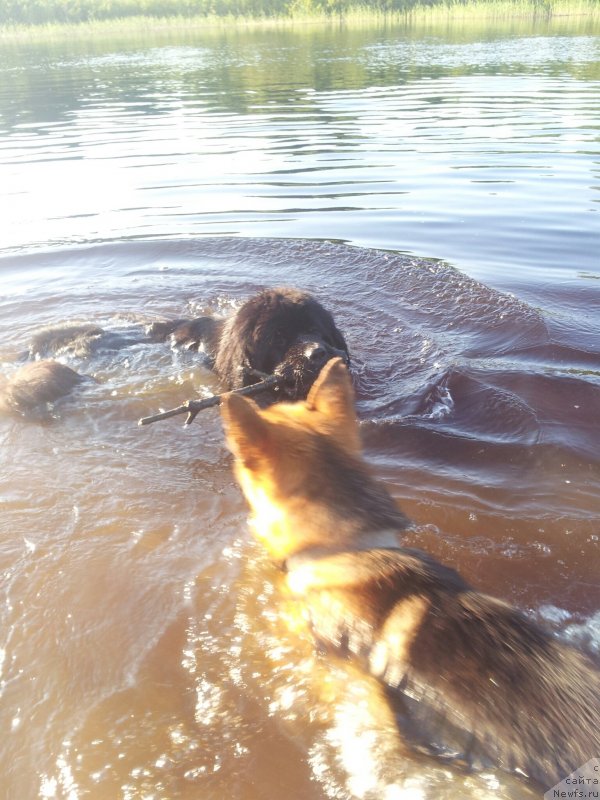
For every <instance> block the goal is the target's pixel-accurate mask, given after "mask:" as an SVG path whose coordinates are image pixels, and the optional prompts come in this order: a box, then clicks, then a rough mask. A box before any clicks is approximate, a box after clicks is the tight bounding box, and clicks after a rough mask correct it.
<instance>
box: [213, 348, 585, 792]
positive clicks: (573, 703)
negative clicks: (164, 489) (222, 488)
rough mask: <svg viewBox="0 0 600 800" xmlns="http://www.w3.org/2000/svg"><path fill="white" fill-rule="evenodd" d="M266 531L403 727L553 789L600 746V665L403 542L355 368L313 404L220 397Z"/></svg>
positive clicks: (436, 751)
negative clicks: (369, 457)
mask: <svg viewBox="0 0 600 800" xmlns="http://www.w3.org/2000/svg"><path fill="white" fill-rule="evenodd" d="M221 410H222V416H223V421H224V424H225V430H226V435H227V440H228V444H229V446H230V449H231V450H232V452H233V454H234V457H235V472H236V475H237V478H238V480H239V482H240V485H241V487H242V489H243V491H244V493H245V495H246V497H247V500H248V502H249V505H250V508H251V511H252V516H253V527H254V529H255V533H256V535H257V537H258V538H259V539H260V541H262V542H263V544H264V545H265V547H266V549H267V551H268V552H269V554H270V555H271V556H272V557H273V559H275V561H276V562H277V563H278V564H280V565H281V566H282V568H283V569H284V570H285V572H286V578H285V581H286V583H287V587H288V588H289V590H291V592H292V593H293V594H294V595H295V596H296V597H297V598H298V600H299V601H300V603H301V604H302V605H303V607H304V609H305V612H306V615H307V617H308V619H309V620H310V628H311V630H312V633H313V635H314V638H315V641H316V643H317V644H318V646H319V647H320V648H324V649H327V650H330V651H333V652H334V653H337V654H339V655H341V656H344V657H349V658H352V659H355V660H357V661H358V662H359V663H360V664H362V666H363V667H364V669H365V670H367V671H368V672H370V673H371V674H372V675H374V676H375V677H376V678H378V679H379V680H380V681H381V683H382V684H383V687H384V689H385V691H386V693H387V695H388V696H389V699H390V701H391V702H392V704H393V708H394V710H395V712H396V718H397V720H398V725H399V728H400V730H401V732H402V734H403V737H404V738H405V739H406V740H407V741H409V742H411V743H412V744H413V745H414V746H415V747H416V748H417V749H418V750H419V751H421V752H426V753H428V754H431V755H435V756H438V757H441V758H444V759H447V760H448V761H449V762H451V763H454V764H455V765H457V766H461V767H463V768H473V769H478V768H484V767H485V768H487V767H499V768H501V769H503V770H506V771H508V772H515V773H517V774H519V775H521V776H525V777H527V778H529V779H531V780H532V781H535V782H537V783H538V784H540V785H541V786H543V787H544V788H548V787H550V786H551V785H553V784H555V783H556V782H558V781H559V780H561V779H562V778H564V777H566V776H567V775H569V774H570V773H571V772H572V771H573V770H574V769H576V768H578V767H580V766H581V765H583V764H584V763H586V762H587V761H588V760H589V759H590V758H592V757H597V756H598V755H599V754H600V732H599V723H600V672H599V671H598V669H597V668H596V666H595V665H594V664H593V663H592V662H591V661H590V660H588V659H587V658H586V657H585V656H584V655H583V654H581V653H579V652H578V651H576V650H575V649H572V648H570V647H568V646H566V645H564V644H562V643H561V642H560V641H559V640H558V639H556V638H555V637H553V636H552V635H551V634H550V633H549V632H547V631H546V630H544V629H543V628H541V627H540V626H538V625H537V624H536V623H535V622H533V621H532V620H531V619H530V618H529V617H527V616H525V615H524V614H523V613H522V612H520V611H519V610H517V609H516V608H514V607H512V606H510V605H508V604H507V603H505V602H502V601H501V600H497V599H495V598H493V597H490V596H488V595H486V594H483V593H481V592H479V591H477V590H476V589H474V588H473V587H471V586H469V585H468V584H467V582H466V581H465V580H463V578H461V576H460V575H458V574H457V573H456V572H455V571H454V570H453V569H451V568H449V567H447V566H444V565H443V564H441V563H439V562H437V561H436V560H435V559H434V558H432V557H431V556H429V555H428V554H426V553H424V552H421V551H418V550H414V549H410V548H404V547H402V545H401V542H402V533H403V531H404V530H406V528H407V527H408V526H409V524H410V523H409V520H408V519H407V518H406V517H405V516H404V514H403V513H402V512H401V511H400V510H399V509H398V508H397V506H396V503H395V502H394V500H393V498H392V497H391V495H390V494H389V493H388V491H387V490H386V488H385V487H384V486H383V485H382V484H381V483H380V482H378V481H377V480H376V479H375V478H374V477H373V475H372V473H371V471H370V470H369V468H368V466H367V464H366V463H365V461H364V459H363V457H362V455H361V447H360V437H359V431H358V424H357V420H356V416H355V411H354V400H353V392H352V386H351V382H350V378H349V375H348V371H347V369H346V368H345V366H344V364H343V363H342V361H341V360H340V359H333V360H331V361H330V362H329V363H328V364H327V366H326V367H325V368H324V369H323V370H322V372H321V375H320V376H319V378H318V379H317V381H316V382H315V384H314V385H313V387H312V389H311V390H310V393H309V394H308V398H307V400H306V401H305V402H297V403H279V404H276V405H272V406H270V407H269V408H266V409H261V408H259V407H258V406H257V405H256V404H255V403H253V402H252V401H251V400H249V399H246V398H244V397H240V396H237V395H228V396H226V397H225V398H224V399H223V402H222V404H221Z"/></svg>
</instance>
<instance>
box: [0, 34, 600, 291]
mask: <svg viewBox="0 0 600 800" xmlns="http://www.w3.org/2000/svg"><path fill="white" fill-rule="evenodd" d="M563 24H564V28H563V29H560V35H556V32H555V31H554V30H553V29H552V24H550V23H542V22H538V23H536V24H533V23H531V22H525V21H513V23H512V27H507V29H506V30H504V31H493V30H492V31H490V30H486V29H483V30H477V29H476V28H473V27H468V26H467V27H466V28H459V29H457V30H456V29H450V30H440V29H432V30H427V31H426V33H424V32H423V31H415V30H411V29H401V28H394V27H387V28H381V29H378V28H373V29H368V28H367V29H344V28H342V29H341V30H339V29H335V28H321V27H312V26H308V27H304V28H300V29H299V30H271V31H260V30H254V31H240V30H234V31H227V30H225V31H223V30H220V31H219V30H216V31H206V32H202V31H198V32H195V33H194V32H188V34H187V35H185V36H183V38H181V39H180V40H179V41H178V40H177V39H175V40H173V39H168V38H167V39H166V40H165V39H163V40H161V39H160V38H157V39H152V37H150V38H147V39H144V38H141V39H135V40H133V41H131V40H130V41H124V42H119V43H113V42H110V41H105V40H102V39H101V40H92V41H91V42H89V41H84V42H77V41H72V42H69V43H68V44H67V45H65V43H59V44H56V43H49V44H46V45H42V44H37V45H35V44H29V45H28V44H27V43H23V42H21V43H19V44H13V45H11V46H6V47H4V49H3V52H2V53H1V54H0V64H1V66H2V69H3V74H5V75H6V77H7V80H6V81H4V82H3V84H2V87H1V88H0V118H1V129H0V163H1V164H2V169H3V193H2V194H3V199H4V200H5V202H6V206H5V208H4V210H3V221H4V225H3V230H2V235H1V240H0V246H2V247H4V248H24V247H28V246H31V245H42V246H46V245H47V244H48V243H55V244H63V243H73V242H84V241H105V240H109V239H122V238H134V237H135V238H139V237H146V236H157V235H160V236H174V237H179V236H188V235H190V234H191V235H195V236H197V235H207V234H212V235H215V234H218V235H236V234H243V235H248V236H256V235H262V236H294V237H312V238H335V239H339V240H346V241H350V242H353V243H356V244H362V245H369V246H378V247H389V248H391V249H395V250H402V251H405V252H413V253H415V254H418V255H422V256H429V257H431V256H433V257H439V258H444V259H448V260H450V261H451V262H453V263H457V264H460V265H461V267H462V268H463V269H467V270H469V271H470V273H471V274H473V275H476V276H477V277H480V278H484V279H486V280H490V279H491V280H493V281H494V282H495V284H496V285H503V286H506V287H508V286H511V287H512V286H514V285H515V283H516V282H521V281H522V280H523V277H524V275H527V274H529V272H530V271H533V272H535V271H539V270H543V271H544V275H547V274H548V271H551V272H552V275H553V280H560V281H565V280H567V279H568V280H571V281H573V280H575V281H579V280H588V279H587V278H586V277H585V276H586V275H589V274H593V273H594V272H595V271H596V270H597V266H598V264H597V256H596V253H597V251H598V249H599V246H600V241H599V234H598V224H597V213H598V187H599V178H598V163H599V159H598V112H599V107H598V94H597V80H598V77H599V76H600V58H599V52H598V38H597V36H594V35H593V34H594V33H597V31H594V30H593V28H590V27H589V26H590V23H589V22H587V21H586V20H585V19H582V20H577V19H576V20H574V21H566V22H564V23H563ZM537 277H538V276H536V278H537ZM540 277H541V276H540Z"/></svg>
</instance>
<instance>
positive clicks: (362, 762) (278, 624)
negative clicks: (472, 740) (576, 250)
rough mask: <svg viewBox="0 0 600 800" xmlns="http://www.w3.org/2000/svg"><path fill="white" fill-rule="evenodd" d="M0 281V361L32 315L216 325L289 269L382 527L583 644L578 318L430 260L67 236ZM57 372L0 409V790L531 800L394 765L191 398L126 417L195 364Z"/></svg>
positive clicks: (597, 359) (396, 756)
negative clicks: (311, 318)
mask: <svg viewBox="0 0 600 800" xmlns="http://www.w3.org/2000/svg"><path fill="white" fill-rule="evenodd" d="M0 274H1V275H2V286H3V287H6V292H5V293H4V294H3V295H2V296H1V297H0V363H1V365H2V372H3V373H4V374H9V373H10V372H11V371H12V370H14V368H15V360H16V359H17V357H18V355H19V354H20V353H21V352H22V351H23V350H25V349H26V346H27V344H28V342H29V340H30V338H31V336H32V334H33V333H34V332H35V331H36V330H38V329H39V328H40V327H41V326H43V325H48V324H56V323H58V322H64V321H66V320H69V321H77V320H82V319H86V320H88V321H92V322H96V323H98V324H101V325H102V326H103V327H105V328H108V329H111V330H114V331H128V330H131V329H132V327H135V326H136V325H141V324H142V322H143V321H146V320H148V319H153V318H156V317H162V316H164V315H166V316H169V317H176V316H181V315H184V314H186V313H198V312H200V311H206V310H208V309H212V310H213V311H214V312H215V313H224V314H226V313H228V312H230V311H231V309H232V308H233V307H235V306H236V305H237V304H238V303H239V302H240V301H241V300H242V299H243V298H245V297H247V296H248V295H249V294H251V293H252V292H253V291H255V290H256V289H257V288H258V287H260V286H263V285H277V284H281V283H285V282H289V279H290V275H293V276H294V282H295V283H296V284H297V285H298V286H302V287H304V288H306V289H308V290H310V291H313V292H315V293H316V294H317V295H318V296H319V297H320V298H321V299H322V300H323V301H324V303H325V304H326V305H327V306H328V307H329V308H331V310H332V311H333V313H334V315H335V317H336V319H337V320H338V321H339V324H340V326H341V327H342V329H343V330H344V332H345V333H346V336H347V340H348V343H349V346H350V349H351V352H352V354H353V361H354V365H355V379H356V387H357V395H358V406H359V412H360V415H361V418H362V419H363V423H362V431H363V437H364V441H365V445H366V448H367V453H368V455H369V458H370V460H371V461H372V463H373V465H374V467H375V469H376V470H377V473H378V474H379V475H380V476H381V477H382V478H385V479H386V480H387V481H388V482H389V483H390V485H391V487H392V490H393V491H394V493H395V495H396V496H397V497H398V499H399V500H400V502H401V504H402V506H403V508H404V509H405V510H406V511H407V513H409V514H410V516H411V517H412V518H413V519H414V520H415V522H416V526H415V528H414V530H413V531H411V532H410V533H409V534H408V535H407V542H408V543H409V544H412V545H416V546H419V547H423V548H425V549H427V550H429V551H430V552H432V553H433V554H434V555H436V556H437V557H439V558H441V559H443V560H445V561H446V562H448V563H449V564H452V565H453V566H456V567H457V568H458V569H459V570H460V571H461V572H462V573H463V574H464V575H465V577H466V578H467V579H468V580H470V581H472V582H473V583H474V584H475V585H476V586H478V587H481V588H483V589H485V590H488V591H490V592H493V593H497V594H499V595H500V596H502V597H506V598H508V599H510V600H512V601H513V602H516V603H518V604H519V605H520V606H521V607H522V608H524V609H525V610H527V611H530V612H531V613H533V614H536V615H538V616H540V617H541V618H543V619H545V620H546V622H547V623H548V624H550V625H551V626H552V627H554V628H555V629H556V630H557V631H559V632H560V633H561V635H564V636H565V637H567V638H571V639H572V640H573V641H575V642H577V643H578V645H579V646H581V647H584V648H585V649H587V650H588V651H589V652H591V653H593V652H596V653H597V652H598V648H599V647H600V637H599V636H598V609H599V608H600V586H599V585H598V565H599V563H600V553H599V548H600V541H599V536H598V533H599V530H598V517H599V513H598V512H599V509H598V500H597V498H598V495H599V490H600V462H599V460H598V453H599V452H600V428H599V426H598V415H597V409H598V408H599V407H600V352H599V348H598V347H597V342H598V337H599V336H600V322H599V320H598V318H597V316H596V317H594V318H592V315H589V316H588V317H587V318H586V316H585V315H583V317H581V316H580V315H579V313H577V314H575V315H573V316H570V317H569V316H567V315H566V314H565V313H563V314H562V316H561V319H562V320H563V322H564V323H566V324H562V325H561V324H557V321H556V319H555V318H554V317H553V315H552V314H550V313H548V312H547V311H544V310H543V309H535V308H532V307H531V306H529V305H528V304H526V303H524V302H521V301H519V300H517V299H516V298H514V297H510V296H507V295H503V294H499V293H498V292H496V291H494V290H492V289H489V288H487V287H486V286H484V285H482V284H480V283H478V282H476V281H474V280H471V279H469V278H466V277H465V276H464V275H462V274H461V273H459V272H458V271H456V270H454V269H452V268H450V267H449V266H447V265H445V264H443V263H440V262H435V261H431V260H429V261H427V260H419V259H415V258H407V257H401V256H395V255H393V254H391V253H386V252H383V251H376V250H366V249H359V248H353V247H349V246H344V245H335V244H328V243H317V242H309V241H293V240H260V239H244V238H229V239H204V240H196V241H194V240H186V241H166V242H159V241H155V242H145V243H141V242H139V243H133V242H132V243H121V244H114V245H102V246H95V247H94V246H90V247H85V248H79V249H68V250H56V251H54V252H50V253H46V254H39V253H38V254H33V255H13V256H5V257H3V258H2V259H0ZM597 302H598V293H596V294H595V295H590V293H589V292H588V291H582V292H581V294H580V296H579V306H580V308H582V309H585V308H588V309H590V308H591V307H592V305H593V304H594V303H597ZM583 330H585V331H586V336H585V337H583V336H582V335H581V332H582V331H583ZM593 342H595V343H596V344H595V345H593ZM64 359H65V360H66V361H67V362H68V363H69V364H70V365H71V366H73V367H75V368H77V369H78V370H80V371H81V372H85V373H87V374H90V375H93V376H95V377H96V378H97V379H98V381H99V382H98V383H97V384H94V385H90V386H87V387H86V388H85V389H82V390H81V391H80V392H79V393H78V394H77V395H75V396H74V397H72V398H69V399H66V400H64V401H62V402H61V403H59V404H57V405H56V407H55V408H54V409H53V411H52V416H51V418H50V420H48V421H47V423H46V424H28V423H24V422H23V421H22V420H19V419H14V418H10V417H2V418H0V442H1V446H0V459H1V462H0V472H1V474H2V476H3V481H2V484H3V485H2V494H1V504H2V517H1V523H0V524H1V526H2V538H1V542H0V574H1V575H2V592H3V598H4V602H3V604H2V606H1V607H0V617H1V620H2V622H1V625H0V629H1V630H2V632H3V633H2V637H1V639H0V653H1V654H2V658H1V659H0V669H1V673H0V695H1V702H2V708H3V709H4V714H5V720H6V723H5V724H6V726H7V734H6V736H5V739H4V744H3V746H2V749H1V751H0V762H1V763H0V770H1V772H2V775H3V781H4V786H5V787H6V788H5V792H6V795H5V796H6V797H10V798H13V797H14V798H17V797H19V798H21V797H23V798H25V797H37V796H39V797H43V798H69V800H74V799H75V798H82V797H93V798H100V799H101V800H105V799H106V800H109V799H111V798H115V797H123V798H132V799H133V798H141V797H168V798H197V797H199V796H202V797H206V798H222V797H231V798H240V800H242V799H243V800H254V799H256V800H258V799H259V798H264V797H273V796H286V797H292V798H297V799H298V800H300V798H302V800H306V798H315V800H316V799H317V798H365V800H380V798H388V800H396V798H402V799H404V798H432V800H433V798H435V799H436V800H437V799H438V798H442V800H443V799H444V798H446V799H447V800H453V798H456V797H461V798H473V800H475V798H478V799H479V798H490V800H491V798H498V797H503V798H513V799H514V800H526V798H533V797H536V796H537V794H536V793H535V791H533V790H532V789H530V788H529V787H527V786H525V785H523V784H520V783H518V782H516V781H514V780H512V779H510V778H508V777H506V776H502V775H500V774H499V773H492V772H489V773H485V774H483V775H461V774H460V773H457V772H452V771H451V770H449V769H448V768H446V767H444V766H443V765H440V764H437V763H432V762H430V761H428V760H427V759H424V758H419V757H416V756H415V755H414V754H409V753H407V752H406V751H405V750H404V749H403V747H402V744H401V742H399V740H398V738H397V736H396V734H395V730H394V725H393V720H391V719H390V717H389V712H388V711H387V707H386V706H385V704H384V703H383V700H382V698H381V697H380V696H379V694H378V691H377V688H376V686H375V685H374V683H373V682H371V681H370V679H366V678H364V677H361V676H360V675H358V674H355V673H354V672H349V671H348V669H347V668H346V667H345V666H344V665H343V664H340V663H333V662H331V661H330V660H328V659H326V658H323V657H321V656H319V655H318V654H316V653H315V652H314V650H313V647H312V643H311V642H310V640H309V638H308V637H307V635H306V632H305V631H304V630H303V628H302V625H301V621H300V616H299V611H298V609H297V608H295V607H294V606H293V604H289V603H288V602H287V601H282V599H281V597H280V594H279V589H278V581H279V575H278V573H277V571H276V570H275V569H274V567H273V566H272V565H271V564H269V563H268V562H266V560H265V559H264V557H263V555H262V553H261V551H260V548H259V547H258V545H254V544H253V543H252V542H251V541H250V537H249V533H248V531H247V528H246V524H245V508H244V505H243V501H242V498H241V496H240V493H239V491H238V490H237V487H236V486H235V485H234V483H233V478H232V475H231V471H230V459H229V457H228V455H227V453H226V451H225V448H224V443H223V439H222V433H221V428H220V423H219V419H218V415H217V413H216V412H215V411H214V410H211V411H208V412H204V415H203V416H202V417H200V418H198V420H197V421H196V422H195V423H194V425H193V426H192V427H191V428H190V429H184V428H182V427H181V426H180V425H179V423H178V421H173V420H171V421H167V422H163V423H157V424H156V425H153V426H150V427H149V428H139V427H137V425H136V421H137V419H138V418H139V417H140V416H142V415H145V414H148V413H151V412H153V411H155V410H156V409H157V408H159V407H161V406H162V407H170V406H174V405H178V404H179V403H180V402H181V401H182V400H184V399H186V398H187V397H190V396H192V395H193V394H194V393H197V392H200V393H202V392H206V391H212V390H214V389H215V387H216V383H215V379H214V376H212V375H211V373H210V372H208V371H207V370H206V368H205V367H204V366H203V364H202V363H201V362H200V361H199V359H198V356H197V355H195V354H181V353H175V352H172V351H170V350H169V349H168V348H167V347H166V346H165V345H156V344H147V343H146V344H135V343H133V344H131V345H130V346H127V347H124V348H122V349H120V350H117V351H110V350H106V351H98V352H96V353H94V354H92V355H91V356H86V355H85V354H81V353H65V354H64Z"/></svg>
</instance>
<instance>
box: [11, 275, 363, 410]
mask: <svg viewBox="0 0 600 800" xmlns="http://www.w3.org/2000/svg"><path fill="white" fill-rule="evenodd" d="M143 341H149V342H167V341H168V342H169V343H170V344H171V346H173V347H179V348H184V349H188V350H202V351H203V352H204V353H205V354H206V357H207V358H208V360H209V362H210V364H211V366H212V367H213V368H214V370H215V371H216V372H217V374H218V375H219V377H220V378H221V379H222V381H223V383H224V386H225V388H227V389H238V388H241V387H243V386H249V385H251V384H254V383H257V382H258V381H260V379H261V378H260V374H259V373H266V374H269V375H277V376H279V377H280V378H281V383H280V384H279V385H278V386H277V387H276V388H274V389H272V390H270V391H269V392H265V393H264V394H263V395H262V396H261V399H260V402H261V404H267V403H270V402H276V401H277V400H282V399H287V400H300V399H304V398H305V397H306V396H307V394H308V391H309V389H310V387H311V386H312V384H313V382H314V380H315V378H316V377H317V375H318V374H319V372H320V371H321V368H322V367H323V366H324V365H325V364H326V363H327V361H329V359H331V358H333V357H334V356H341V357H342V358H343V359H344V361H345V362H346V363H347V364H349V363H350V357H349V354H348V348H347V346H346V342H345V340H344V337H343V336H342V334H341V333H340V331H339V330H338V328H337V326H336V324H335V322H334V320H333V317H332V316H331V314H330V313H329V311H327V310H326V309H325V308H323V306H322V305H321V304H320V303H319V302H318V301H317V300H315V298H314V297H312V296H311V295H309V294H307V293H306V292H301V291H298V290H297V289H290V288H280V289H266V290H264V291H262V292H260V293H259V294H257V295H255V296H254V297H251V298H250V299H249V300H246V302H245V303H243V304H242V305H241V306H240V308H239V309H238V310H237V311H236V313H235V314H234V315H233V316H232V317H230V318H229V319H226V320H223V319H218V318H216V317H198V318H197V319H176V320H171V321H168V322H155V323H153V324H151V325H149V326H147V327H146V328H145V329H143V330H141V329H140V328H139V327H138V328H137V329H136V330H132V331H127V332H125V333H123V332H119V333H115V332H114V331H105V330H103V329H102V328H99V327H98V326H96V325H91V324H90V325H67V326H63V327H60V328H48V329H45V330H42V331H40V332H39V333H38V334H36V335H35V336H34V338H33V339H32V342H31V344H30V347H29V351H28V353H27V354H26V357H28V358H36V359H40V358H43V359H48V358H50V359H51V358H52V356H56V355H59V354H73V355H76V356H79V357H91V356H93V353H94V352H95V351H97V350H100V349H102V350H104V351H107V350H117V349H121V348H123V347H127V346H129V345H132V344H134V343H139V342H143ZM35 364H37V366H34V365H33V364H32V363H31V362H30V363H29V364H26V365H25V366H24V367H22V368H21V369H20V370H18V371H17V373H15V375H14V376H13V378H12V379H11V381H10V382H9V383H8V384H7V385H5V387H4V390H2V389H0V408H2V407H3V406H4V407H5V408H6V407H9V408H11V409H13V410H17V411H20V412H26V411H27V410H28V409H32V408H34V407H35V406H37V405H41V404H44V403H47V402H49V401H50V402H53V401H54V400H56V399H58V398H59V397H61V396H62V395H64V394H67V393H68V392H69V391H70V390H71V389H72V388H73V387H74V386H75V385H77V383H78V382H79V380H78V376H77V373H74V372H73V371H72V370H70V369H69V368H68V367H64V366H63V365H62V364H59V363H58V362H56V361H52V360H44V361H42V362H39V361H37V362H35Z"/></svg>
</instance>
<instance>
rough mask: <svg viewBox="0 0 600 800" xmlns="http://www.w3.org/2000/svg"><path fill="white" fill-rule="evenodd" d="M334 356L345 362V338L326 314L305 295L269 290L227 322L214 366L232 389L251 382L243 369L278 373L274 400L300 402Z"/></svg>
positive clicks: (251, 378) (251, 299)
mask: <svg viewBox="0 0 600 800" xmlns="http://www.w3.org/2000/svg"><path fill="white" fill-rule="evenodd" d="M336 356H339V357H341V358H343V359H344V361H345V362H346V363H347V364H348V363H349V361H350V359H349V355H348V348H347V346H346V342H345V340H344V337H343V336H342V334H341V333H340V331H339V330H338V328H337V327H336V325H335V322H334V321H333V317H332V316H331V314H330V313H329V311H327V310H326V309H325V308H323V306H322V305H321V304H320V303H319V302H318V301H317V300H315V299H314V297H311V296H310V295H309V294H306V293H305V292H300V291H297V290H295V289H287V288H282V289H268V290H266V291H264V292H260V293H259V294H257V295H256V296H255V297H252V298H250V300H248V301H246V303H244V305H243V306H241V308H240V309H239V310H238V312H237V313H236V314H235V316H234V317H232V319H231V320H230V321H229V322H228V323H227V327H226V330H225V332H224V335H223V336H222V338H221V345H220V347H219V353H218V355H217V360H216V368H217V371H218V372H219V373H220V374H221V375H222V376H223V377H225V378H226V379H227V380H228V381H229V383H230V385H232V386H239V385H244V384H248V383H252V382H254V381H256V378H255V377H254V378H253V377H251V376H244V370H246V371H247V370H248V369H255V370H260V371H261V372H265V373H268V374H276V375H279V376H280V377H281V378H282V384H281V385H280V387H279V389H278V393H279V396H280V397H281V398H282V399H291V400H299V399H304V398H305V397H306V396H307V394H308V392H309V390H310V387H311V386H312V385H313V383H314V381H315V380H316V378H317V376H318V374H319V372H320V371H321V369H322V368H323V366H324V365H325V364H326V363H327V361H329V359H331V358H334V357H336ZM240 368H241V370H242V375H241V379H240V375H239V369H240ZM236 369H237V370H238V374H237V376H236V374H235V370H236ZM278 399H279V398H278Z"/></svg>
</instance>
